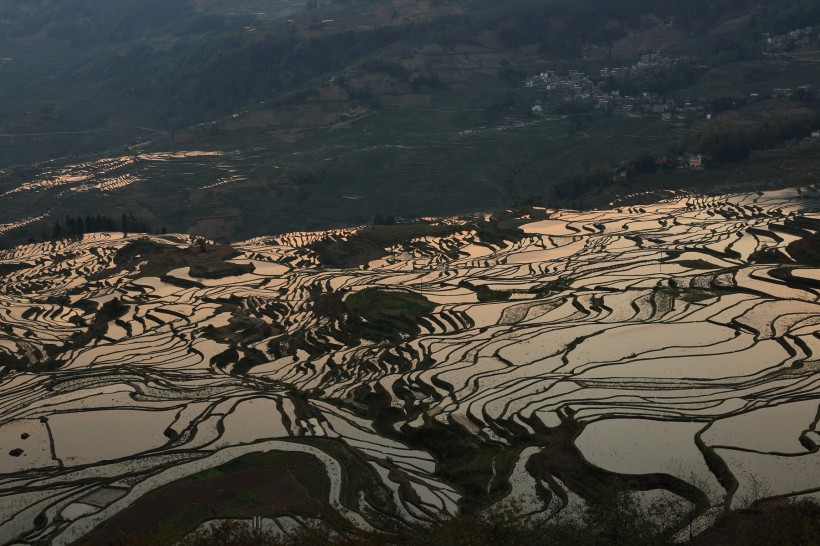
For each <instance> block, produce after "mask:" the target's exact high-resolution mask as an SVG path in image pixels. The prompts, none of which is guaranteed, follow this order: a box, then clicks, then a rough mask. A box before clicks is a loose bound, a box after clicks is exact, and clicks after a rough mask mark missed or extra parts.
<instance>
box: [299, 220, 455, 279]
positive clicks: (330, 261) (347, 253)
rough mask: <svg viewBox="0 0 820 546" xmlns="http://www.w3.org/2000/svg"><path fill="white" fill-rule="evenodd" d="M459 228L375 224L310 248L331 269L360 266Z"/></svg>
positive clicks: (415, 224)
mask: <svg viewBox="0 0 820 546" xmlns="http://www.w3.org/2000/svg"><path fill="white" fill-rule="evenodd" d="M459 229H460V228H459V227H458V226H449V225H444V224H428V223H413V224H394V225H374V226H368V227H365V228H362V229H359V230H357V231H356V232H355V233H354V234H352V235H349V236H348V237H347V238H345V239H344V240H342V239H330V238H328V239H322V240H321V241H316V242H315V243H312V244H310V245H308V248H309V249H310V250H312V251H313V252H315V253H316V255H317V257H318V259H319V262H320V263H322V264H323V265H326V266H329V267H339V268H347V267H358V266H361V265H367V264H368V263H370V262H371V261H373V260H378V259H380V258H384V257H385V256H387V255H388V250H387V249H388V248H390V247H393V246H396V245H400V244H403V243H408V242H409V241H411V240H412V239H415V238H419V237H444V236H447V235H451V234H452V233H454V232H455V231H458V230H459Z"/></svg>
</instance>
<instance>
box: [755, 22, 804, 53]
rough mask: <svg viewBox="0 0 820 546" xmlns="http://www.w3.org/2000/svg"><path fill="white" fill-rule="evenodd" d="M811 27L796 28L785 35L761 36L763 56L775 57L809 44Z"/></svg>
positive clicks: (767, 34) (766, 34)
mask: <svg viewBox="0 0 820 546" xmlns="http://www.w3.org/2000/svg"><path fill="white" fill-rule="evenodd" d="M813 30H814V29H813V28H812V27H805V28H797V29H794V30H791V31H789V32H787V33H786V34H769V33H764V34H763V40H764V44H763V54H764V55H767V56H768V55H777V54H778V53H784V52H786V51H791V50H793V49H796V48H797V47H799V46H803V45H808V44H809V43H810V42H811V33H812V31H813Z"/></svg>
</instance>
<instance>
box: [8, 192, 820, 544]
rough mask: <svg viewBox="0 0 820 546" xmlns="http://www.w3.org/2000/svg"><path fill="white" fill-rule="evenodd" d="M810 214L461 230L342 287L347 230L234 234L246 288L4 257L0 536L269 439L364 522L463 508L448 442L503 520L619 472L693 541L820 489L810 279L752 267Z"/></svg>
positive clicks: (96, 505) (623, 217)
mask: <svg viewBox="0 0 820 546" xmlns="http://www.w3.org/2000/svg"><path fill="white" fill-rule="evenodd" d="M818 206H820V192H819V191H818V188H816V187H808V188H801V189H800V190H797V189H794V190H780V191H771V192H766V193H748V194H734V195H727V196H709V197H706V196H695V195H688V196H683V197H675V198H674V199H670V200H668V201H664V202H660V203H657V204H655V205H651V206H642V207H640V208H623V209H617V210H602V211H592V212H575V211H551V210H550V211H532V213H533V215H535V213H536V212H537V213H538V215H539V218H544V217H546V218H547V219H546V220H544V219H535V218H532V219H531V220H528V219H527V218H526V217H524V218H522V219H521V220H523V225H522V227H521V229H522V230H523V231H524V232H525V233H526V235H525V236H524V237H523V238H521V239H520V240H519V241H515V242H508V243H505V244H503V245H498V244H496V245H490V244H487V243H485V242H483V241H481V240H480V238H479V237H478V236H477V235H476V233H475V231H471V229H469V228H468V227H466V226H467V224H465V227H464V229H462V230H460V231H459V230H458V229H456V230H455V233H454V234H452V235H449V236H446V237H424V238H423V239H422V240H417V241H411V242H409V243H407V244H401V245H397V246H396V247H394V248H390V249H389V251H390V252H389V254H388V256H387V257H385V258H383V259H380V260H375V261H373V262H371V263H370V264H369V265H368V266H367V267H360V268H357V269H347V270H339V269H330V268H326V267H322V266H321V265H320V264H319V262H318V257H317V256H316V255H315V254H313V252H312V251H311V250H310V248H309V245H310V244H311V243H313V242H315V241H320V240H328V239H330V240H342V239H345V238H349V237H351V236H352V235H353V234H354V233H355V230H338V231H333V232H321V233H294V234H289V235H285V236H277V237H266V238H258V239H254V240H250V241H247V242H245V243H242V244H237V245H234V246H235V248H236V250H237V251H238V252H239V254H240V255H239V256H238V257H236V258H233V259H232V261H233V262H236V263H244V264H252V266H253V272H251V273H247V272H246V273H243V274H240V275H237V276H232V277H230V276H229V277H225V278H221V279H205V278H198V277H194V276H192V275H191V271H190V268H186V267H182V268H177V269H173V270H170V271H169V272H168V273H167V274H165V275H162V276H147V275H145V274H143V273H141V270H142V268H143V267H147V266H146V262H147V260H146V262H143V263H141V264H140V265H139V266H137V267H136V268H135V269H132V270H123V269H121V268H118V264H117V262H116V255H117V251H118V250H119V249H121V248H123V247H125V246H126V245H129V244H131V243H133V241H135V240H137V239H138V238H139V237H138V236H133V235H132V236H130V237H123V236H122V235H121V234H114V233H112V234H96V235H88V236H86V237H85V238H84V239H82V240H81V241H61V242H57V243H44V244H35V245H30V246H21V247H17V248H15V249H12V250H8V251H3V252H2V253H0V268H3V267H5V269H2V270H3V271H9V272H8V273H6V274H5V275H4V276H3V277H2V281H1V282H0V359H2V360H0V362H2V363H3V365H4V373H3V375H2V376H0V447H2V450H0V476H2V477H0V542H2V543H6V542H9V541H14V540H18V541H21V542H27V543H30V542H34V541H38V540H50V541H52V542H53V543H54V544H66V543H70V542H72V541H74V540H77V539H78V538H80V537H82V536H84V535H86V534H87V533H89V532H91V531H92V530H93V529H95V528H96V527H97V526H99V525H100V524H102V523H103V522H105V521H106V520H107V519H108V518H111V517H112V516H114V515H115V514H117V513H118V512H120V511H121V510H123V509H125V508H126V507H127V506H129V505H130V504H132V503H134V502H135V501H136V500H137V499H139V498H140V497H142V496H144V495H146V494H147V493H149V492H150V491H152V490H155V489H157V488H159V487H161V486H163V485H165V484H169V483H171V482H174V481H176V480H179V479H181V478H184V477H186V476H190V475H194V474H196V473H200V472H202V471H204V470H207V469H211V468H214V467H216V466H218V465H221V464H223V463H226V462H228V461H231V460H233V459H236V458H237V457H240V456H242V455H243V454H247V453H253V452H261V451H270V450H275V451H282V452H292V453H297V452H298V453H301V454H302V455H304V456H308V457H312V458H314V459H315V460H316V461H317V462H318V463H319V464H321V467H323V468H324V470H325V472H326V474H327V478H328V480H329V484H330V485H329V489H328V490H327V492H326V497H325V498H322V499H318V500H320V501H321V502H324V503H326V504H327V505H329V506H331V507H332V508H333V509H335V510H336V511H337V512H338V513H339V514H340V515H341V517H342V518H343V519H344V520H346V521H347V522H349V524H350V525H352V526H359V527H369V526H379V527H384V526H386V525H388V526H389V524H390V522H393V523H395V522H398V521H406V522H413V521H429V520H432V519H435V518H442V517H446V516H447V515H448V514H454V513H456V512H457V511H458V510H459V509H460V504H459V503H460V502H462V501H463V500H464V497H465V495H467V492H466V491H465V490H464V488H463V487H462V486H461V485H460V484H458V483H453V482H452V481H450V480H448V479H447V478H445V477H444V475H443V473H442V467H443V466H444V465H445V461H440V460H437V459H436V458H435V457H434V456H433V454H432V453H431V452H430V451H429V450H425V449H423V448H422V447H420V444H419V443H417V442H413V441H411V440H412V439H419V438H421V437H422V436H420V435H423V434H424V433H425V431H429V430H432V429H434V428H436V427H437V426H440V427H445V428H446V429H447V430H451V431H455V433H456V434H460V435H462V436H463V437H464V438H466V439H467V441H469V442H471V444H470V445H476V446H479V448H480V447H481V446H488V447H492V448H493V449H494V450H495V451H494V453H496V455H495V456H494V459H493V460H492V474H489V475H488V479H487V480H486V483H482V484H481V488H482V489H483V488H484V487H486V491H488V500H487V503H486V505H487V506H490V505H493V504H497V505H503V504H504V503H506V502H515V503H519V504H523V505H524V507H525V508H526V510H525V512H526V513H527V515H528V516H529V517H539V518H549V517H552V516H554V515H555V514H557V513H559V512H561V511H563V510H569V509H570V507H574V509H578V507H579V506H582V505H583V503H584V502H585V501H584V499H587V500H589V498H590V495H594V491H595V489H594V487H593V485H594V483H593V482H594V481H595V480H599V478H600V477H601V476H621V477H626V478H628V479H629V480H631V481H630V483H633V484H636V488H637V489H640V490H643V491H645V492H646V493H645V495H647V496H651V495H657V494H674V495H678V496H682V497H685V498H687V499H689V500H691V501H692V502H693V503H694V502H695V501H699V502H700V504H699V508H698V510H697V514H698V515H699V517H700V519H699V524H700V525H708V523H709V521H710V518H712V517H714V515H715V514H716V513H718V512H719V511H720V508H722V507H728V506H738V505H740V504H742V503H744V502H747V501H749V499H751V500H755V499H756V498H759V497H762V496H793V495H805V494H814V495H820V453H819V452H818V445H820V424H818V419H819V417H818V406H819V405H820V373H818V372H820V356H818V355H820V326H819V325H820V305H818V297H820V292H818V287H819V286H820V285H818V283H817V276H818V270H817V269H814V268H810V267H807V266H800V265H793V266H792V268H791V269H788V268H787V269H786V270H785V273H784V266H783V265H762V264H754V263H750V262H749V256H750V255H751V254H752V253H754V252H755V251H757V250H761V249H764V248H775V247H776V248H780V249H781V250H784V249H785V247H786V246H787V245H788V243H789V242H791V241H794V240H797V239H799V238H801V237H803V236H805V235H807V234H811V233H813V232H815V231H816V230H817V228H818V226H820V214H818V213H817V210H818ZM447 222H449V223H451V224H455V225H456V226H458V225H460V224H459V221H457V220H447ZM150 239H151V240H152V241H153V242H155V243H156V244H158V245H166V246H167V247H169V248H170V247H180V249H182V248H188V247H190V246H191V245H192V244H193V241H192V240H191V239H189V238H187V237H185V236H178V235H177V236H167V237H151V238H150ZM481 287H486V288H484V289H483V292H482V288H481ZM479 294H490V295H500V294H503V297H502V296H499V297H489V298H487V297H484V298H482V300H483V301H479V297H478V296H479ZM373 298H375V299H373ZM425 300H426V301H427V302H429V304H428V303H424V302H425ZM319 302H323V303H322V304H321V305H320V303H319ZM379 305H382V306H383V307H382V308H380V307H379ZM354 308H356V309H363V311H361V314H360V315H359V316H358V318H357V319H356V320H353V319H352V318H351V316H350V315H351V313H352V311H351V310H352V309H354ZM334 309H335V311H334ZM344 309H347V313H345V312H344ZM103 310H106V311H105V313H103ZM408 317H410V318H408ZM411 318H412V320H411ZM385 325H387V326H386V328H387V330H385V329H384V328H383V326H385ZM391 328H393V329H394V330H392V333H390V331H391V330H390V329H391ZM368 406H369V407H370V409H371V412H370V414H368V413H367V411H366V410H367V408H368ZM367 415H370V417H367ZM330 446H336V447H330ZM343 452H344V453H352V454H354V457H355V458H356V459H357V460H359V461H361V462H362V463H363V464H362V465H361V468H360V470H359V472H360V473H362V474H363V475H367V479H366V480H364V479H357V480H353V479H351V476H352V474H351V473H352V472H353V470H352V468H353V467H352V466H351V464H350V462H349V461H346V460H344V458H343V457H342V456H341V453H343ZM504 455H509V456H504ZM502 459H504V460H507V461H509V462H508V464H501V462H500V461H502ZM497 463H498V464H497ZM488 468H489V467H488ZM362 469H363V470H362ZM590 480H593V482H591V481H590ZM363 483H369V484H370V485H367V486H366V487H365V486H363V485H361V484H363ZM596 483H597V482H596ZM499 484H500V485H499ZM590 484H592V485H590ZM499 487H500V488H499ZM357 488H359V489H357ZM491 490H492V491H494V492H496V494H495V496H494V497H493V496H491V495H489V492H490V491H491ZM664 490H665V491H664ZM498 491H500V492H501V493H498ZM704 499H705V500H704ZM479 503H480V502H479ZM266 521H267V523H266V525H272V526H277V525H278V526H279V528H281V529H283V530H284V529H286V528H292V527H293V526H294V525H300V524H301V522H303V521H305V518H304V517H302V516H298V515H297V516H296V517H290V515H288V514H278V519H275V520H274V519H270V520H266Z"/></svg>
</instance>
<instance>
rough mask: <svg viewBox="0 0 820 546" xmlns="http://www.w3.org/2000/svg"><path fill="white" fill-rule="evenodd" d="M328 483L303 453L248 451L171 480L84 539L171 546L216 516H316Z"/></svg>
mask: <svg viewBox="0 0 820 546" xmlns="http://www.w3.org/2000/svg"><path fill="white" fill-rule="evenodd" d="M329 490H330V484H329V483H328V479H327V474H326V472H325V469H324V466H323V465H322V464H321V463H320V462H319V461H318V460H317V459H316V458H314V457H311V456H309V455H306V454H303V453H295V452H294V453H292V452H287V453H285V452H281V451H270V452H266V453H251V454H248V455H244V456H242V457H240V458H238V459H234V460H233V461H229V462H227V463H225V464H222V465H220V466H218V467H216V468H212V469H209V470H206V471H203V472H200V473H198V474H195V475H193V476H190V477H188V478H185V479H183V480H179V481H176V482H174V483H171V484H169V485H167V486H165V487H162V488H160V489H157V490H155V491H152V492H150V493H148V494H147V495H145V496H143V497H142V498H140V499H139V500H138V501H136V502H135V503H134V504H133V505H131V506H130V507H128V508H126V509H125V510H123V511H121V512H120V513H118V514H117V515H116V516H114V517H113V518H111V519H110V520H108V521H107V522H106V523H104V524H102V525H101V526H100V527H98V528H97V529H96V530H95V531H94V532H93V533H92V534H90V535H89V536H88V537H86V539H85V542H84V543H86V544H91V545H96V544H111V543H113V542H115V541H117V540H119V539H121V537H122V536H124V535H132V536H135V537H138V538H139V539H140V540H144V541H146V543H152V544H173V543H174V542H176V541H178V540H179V539H181V538H183V537H184V536H185V535H186V534H188V533H190V532H192V531H193V530H195V529H196V528H197V527H199V526H200V525H201V524H202V523H204V522H206V521H208V520H211V519H215V518H217V519H218V518H250V517H253V516H265V517H275V516H277V515H282V514H286V513H295V514H303V515H311V516H316V515H319V514H320V513H321V512H322V510H323V503H324V502H326V499H327V495H328V492H329Z"/></svg>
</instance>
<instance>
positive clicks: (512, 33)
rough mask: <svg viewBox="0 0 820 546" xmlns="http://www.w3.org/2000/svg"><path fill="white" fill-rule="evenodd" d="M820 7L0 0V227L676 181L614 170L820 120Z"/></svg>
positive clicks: (469, 0) (246, 223)
mask: <svg viewBox="0 0 820 546" xmlns="http://www.w3.org/2000/svg"><path fill="white" fill-rule="evenodd" d="M815 4H816V3H813V2H802V3H794V2H786V1H785V0H784V1H776V2H767V3H758V2H753V1H747V0H744V1H740V2H738V1H728V0H717V1H711V2H707V1H705V0H696V1H694V2H688V3H685V4H683V3H679V2H650V1H649V0H633V1H629V2H619V3H617V4H612V3H610V2H605V1H603V0H587V1H584V2H570V1H569V0H554V1H549V2H544V1H542V2H535V1H529V0H513V1H510V2H504V3H503V4H499V3H498V2H490V1H489V0H452V1H418V2H401V3H390V4H388V3H385V2H377V1H374V0H359V1H353V0H350V1H346V2H341V1H335V2H308V3H306V4H305V5H292V4H289V3H285V2H261V1H257V0H244V1H241V2H229V1H227V0H210V1H204V0H203V1H197V2H193V1H191V2H188V1H180V2H170V3H169V2H138V1H136V0H117V1H116V2H102V1H93V0H68V1H65V2H54V1H49V0H39V1H36V2H25V3H24V2H16V1H11V0H0V73H2V75H3V82H4V85H3V86H0V143H2V146H0V168H2V167H6V168H5V171H3V172H0V190H1V191H0V202H2V211H0V223H2V224H5V226H4V227H3V228H2V231H3V232H4V233H10V232H13V233H16V234H17V235H16V236H15V239H16V240H20V239H21V238H22V240H26V239H27V238H29V237H32V238H35V239H41V238H43V237H47V236H48V233H49V230H50V229H52V228H51V227H50V226H53V224H54V223H55V221H58V220H59V221H63V220H64V218H65V216H66V215H72V216H75V217H76V216H83V217H84V216H85V215H87V214H90V215H92V216H96V215H98V214H102V215H105V216H109V217H113V218H117V217H119V216H120V215H121V214H123V213H125V214H129V215H130V214H134V215H136V216H137V217H138V218H140V219H141V221H144V222H145V223H146V224H147V225H149V226H150V227H151V228H152V229H160V228H166V229H171V230H176V231H186V232H191V233H197V234H203V235H208V236H212V237H224V238H228V239H234V238H245V237H249V236H253V235H259V234H265V233H270V232H282V231H290V230H294V229H320V228H326V227H332V226H343V225H351V224H358V223H365V222H368V221H370V220H371V218H373V217H374V216H376V215H380V216H388V215H389V216H393V217H399V218H413V217H419V216H425V215H429V214H450V213H458V212H468V211H474V210H477V209H482V208H494V207H499V206H506V205H509V204H512V203H517V202H525V201H531V200H532V198H533V197H534V196H546V197H545V198H546V201H543V202H545V203H547V204H557V203H560V204H563V205H565V206H590V205H592V204H595V203H596V202H603V203H607V202H609V201H611V199H612V198H614V197H615V195H616V194H629V193H632V192H634V191H635V190H641V191H644V190H647V189H648V190H653V189H657V188H659V187H660V188H668V187H669V186H668V184H673V185H674V184H678V183H679V182H678V181H677V180H676V181H666V179H661V180H655V181H653V182H652V183H651V184H650V183H647V184H643V183H640V184H639V183H638V182H637V181H636V180H635V179H634V178H629V179H618V180H616V181H615V183H612V180H611V176H609V174H608V173H611V172H614V171H615V170H617V169H619V168H620V167H622V164H626V163H628V162H630V161H632V160H634V159H635V158H636V157H638V156H640V155H641V154H643V157H650V156H653V157H656V158H662V157H665V156H667V155H671V154H676V155H679V154H683V153H686V152H694V153H699V152H700V151H702V150H701V149H702V148H706V147H707V146H705V145H704V144H703V143H702V142H699V141H698V138H699V135H700V134H701V133H702V132H703V131H705V130H706V127H707V125H704V124H707V121H709V120H707V119H706V117H707V116H711V115H714V116H715V119H714V120H712V121H709V123H712V125H709V127H712V128H711V129H709V131H710V132H711V133H714V134H729V133H732V131H728V132H727V131H724V130H722V129H720V128H719V127H716V126H714V124H716V123H724V122H726V123H734V124H740V125H743V124H747V123H751V124H755V125H756V126H757V125H765V124H766V123H768V120H772V119H774V120H782V119H786V118H788V117H789V116H791V117H794V118H799V119H801V120H803V119H806V120H811V119H813V117H812V116H813V112H814V111H815V110H816V102H812V101H814V99H813V98H812V97H814V95H816V91H814V90H816V89H818V88H820V74H818V73H817V71H816V70H814V68H815V67H816V63H815V61H816V58H817V51H818V37H817V36H818V32H817V30H816V29H817V27H818V24H820V12H818V8H817V7H816V5H815ZM807 29H808V30H807ZM542 75H543V76H542ZM548 75H549V76H548ZM545 78H547V79H549V78H553V80H550V81H547V79H545ZM806 86H813V87H808V88H806V89H808V90H804V92H803V95H800V96H798V94H796V93H797V91H798V90H799V88H801V87H804V88H805V87H806ZM774 89H781V90H783V89H786V90H788V91H789V93H790V94H789V96H788V97H785V96H778V97H775V98H772V93H773V90H774ZM801 97H802V98H801ZM801 123H802V122H801ZM806 123H808V121H807V122H806ZM792 125H794V124H792ZM801 127H802V125H801ZM801 131H802V129H801ZM804 132H805V131H803V132H799V131H798V132H796V133H795V137H794V138H802V137H803V136H807V135H804V134H803V133H804ZM735 133H736V131H735ZM733 134H734V133H733ZM761 134H762V133H761ZM778 138H779V137H778ZM790 138H791V137H790ZM775 140H777V139H775ZM784 141H785V140H784V139H780V140H778V143H780V144H782V143H783V142H784ZM767 147H769V146H768V145H767V146H763V147H758V148H756V149H764V148H767ZM741 152H743V151H742V150H741ZM744 153H745V152H744ZM741 155H742V154H741ZM46 160H53V162H51V163H49V164H47V165H39V166H38V165H33V166H27V165H31V164H33V163H37V162H41V161H46ZM666 164H669V163H666ZM12 166H14V167H12ZM710 167H714V164H712V165H711V166H710ZM626 170H628V169H626ZM622 171H623V169H621V171H619V172H622ZM591 172H595V173H604V174H607V176H609V177H608V178H607V177H604V178H601V179H600V180H598V181H597V182H596V183H595V184H592V185H586V186H584V185H579V184H578V181H579V180H582V179H584V177H587V178H586V180H589V177H588V174H589V173H591ZM800 172H802V167H801V170H800ZM628 174H634V173H628ZM774 178H779V175H777V174H776V173H775V175H774ZM573 181H574V182H573ZM561 187H562V188H564V189H561V190H560V191H555V188H561ZM539 199H541V198H539ZM44 222H45V224H44ZM23 225H24V226H28V227H26V229H24V230H20V229H19V227H20V226H23Z"/></svg>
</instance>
